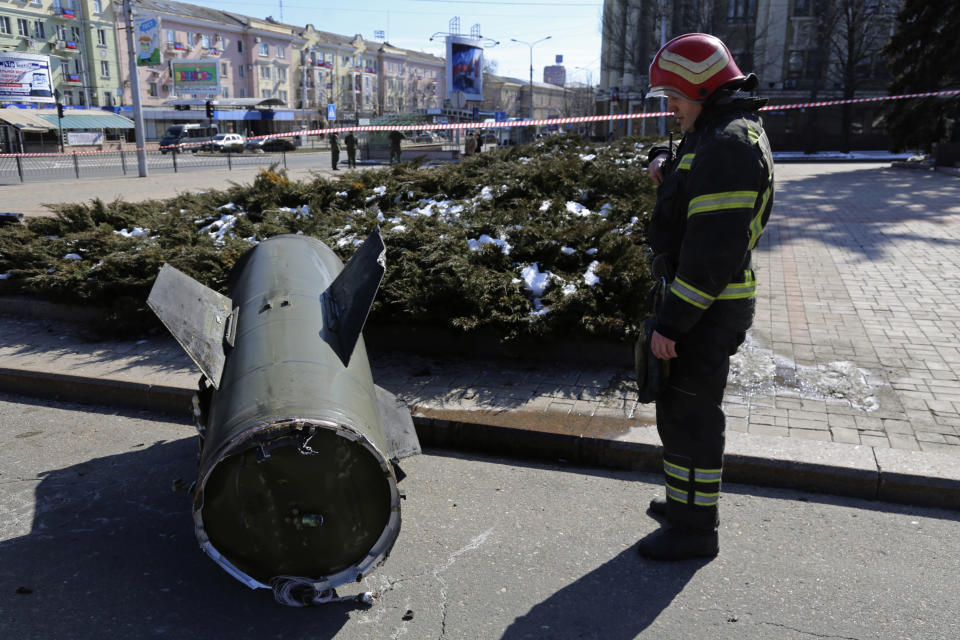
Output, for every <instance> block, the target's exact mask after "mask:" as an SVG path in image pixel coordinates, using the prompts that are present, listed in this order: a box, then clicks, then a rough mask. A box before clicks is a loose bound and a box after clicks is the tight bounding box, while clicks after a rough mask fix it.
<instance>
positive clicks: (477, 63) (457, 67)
mask: <svg viewBox="0 0 960 640" xmlns="http://www.w3.org/2000/svg"><path fill="white" fill-rule="evenodd" d="M457 91H462V92H463V94H464V95H465V96H466V98H467V100H477V101H480V100H483V45H482V44H481V41H480V40H477V39H475V38H469V37H467V36H447V97H448V98H449V97H450V96H451V95H452V94H454V93H456V92H457Z"/></svg>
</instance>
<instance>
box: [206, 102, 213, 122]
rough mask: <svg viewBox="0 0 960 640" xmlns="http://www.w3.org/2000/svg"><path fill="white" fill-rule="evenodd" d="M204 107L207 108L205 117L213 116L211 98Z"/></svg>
mask: <svg viewBox="0 0 960 640" xmlns="http://www.w3.org/2000/svg"><path fill="white" fill-rule="evenodd" d="M206 108H207V117H208V118H212V117H213V101H212V100H207V104H206Z"/></svg>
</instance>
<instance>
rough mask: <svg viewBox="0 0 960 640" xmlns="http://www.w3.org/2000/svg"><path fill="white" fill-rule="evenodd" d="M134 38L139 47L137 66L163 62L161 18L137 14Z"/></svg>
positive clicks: (134, 20)
mask: <svg viewBox="0 0 960 640" xmlns="http://www.w3.org/2000/svg"><path fill="white" fill-rule="evenodd" d="M133 40H134V45H133V46H134V47H136V49H137V66H138V67H143V66H149V65H156V64H162V63H163V55H162V54H161V53H160V19H159V18H158V17H156V16H136V17H135V18H134V19H133Z"/></svg>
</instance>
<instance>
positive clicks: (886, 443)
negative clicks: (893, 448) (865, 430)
mask: <svg viewBox="0 0 960 640" xmlns="http://www.w3.org/2000/svg"><path fill="white" fill-rule="evenodd" d="M860 444H864V445H867V446H868V447H882V448H884V449H887V448H889V447H890V440H888V439H887V437H886V436H873V435H865V434H862V433H861V434H860Z"/></svg>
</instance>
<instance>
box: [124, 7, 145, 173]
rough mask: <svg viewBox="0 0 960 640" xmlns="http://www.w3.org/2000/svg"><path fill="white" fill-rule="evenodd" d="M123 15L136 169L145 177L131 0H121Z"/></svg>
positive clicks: (138, 77)
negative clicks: (125, 30)
mask: <svg viewBox="0 0 960 640" xmlns="http://www.w3.org/2000/svg"><path fill="white" fill-rule="evenodd" d="M123 17H124V19H125V20H126V23H127V56H128V57H129V63H130V94H131V95H132V97H133V132H134V137H135V138H136V141H137V171H138V175H139V176H140V177H141V178H146V177H147V150H146V142H145V140H144V134H143V105H142V104H141V103H140V75H139V74H138V73H137V50H136V49H135V48H134V46H133V0H123Z"/></svg>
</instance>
